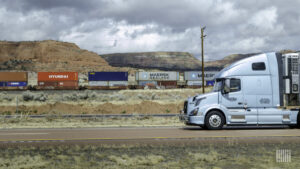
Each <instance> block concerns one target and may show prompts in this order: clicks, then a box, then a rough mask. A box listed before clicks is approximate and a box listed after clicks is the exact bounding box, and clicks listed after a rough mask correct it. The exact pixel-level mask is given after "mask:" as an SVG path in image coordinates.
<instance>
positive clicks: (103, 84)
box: [89, 81, 108, 86]
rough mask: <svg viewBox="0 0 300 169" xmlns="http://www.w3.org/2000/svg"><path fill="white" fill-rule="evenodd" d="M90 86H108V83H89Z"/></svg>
mask: <svg viewBox="0 0 300 169" xmlns="http://www.w3.org/2000/svg"><path fill="white" fill-rule="evenodd" d="M89 86H108V81H89Z"/></svg>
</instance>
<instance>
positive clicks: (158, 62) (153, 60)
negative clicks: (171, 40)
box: [101, 52, 201, 71]
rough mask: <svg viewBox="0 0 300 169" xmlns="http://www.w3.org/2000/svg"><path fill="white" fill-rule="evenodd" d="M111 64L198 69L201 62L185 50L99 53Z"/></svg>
mask: <svg viewBox="0 0 300 169" xmlns="http://www.w3.org/2000/svg"><path fill="white" fill-rule="evenodd" d="M101 56H102V57H103V58H104V59H105V60H106V61H107V62H108V63H109V64H110V65H111V66H116V67H133V68H138V69H158V70H165V71H189V70H200V69H201V62H200V61H199V60H198V59H196V58H195V57H194V56H193V55H192V54H190V53H187V52H140V53H115V54H106V55H101Z"/></svg>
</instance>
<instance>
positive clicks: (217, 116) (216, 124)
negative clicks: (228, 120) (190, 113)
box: [205, 111, 225, 130]
mask: <svg viewBox="0 0 300 169" xmlns="http://www.w3.org/2000/svg"><path fill="white" fill-rule="evenodd" d="M224 123H225V117H224V116H223V114H222V113H220V112H219V111H211V112H209V113H208V114H207V115H206V117H205V126H206V128H207V129H209V130H220V129H222V128H223V125H224Z"/></svg>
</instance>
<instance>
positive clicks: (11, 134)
mask: <svg viewBox="0 0 300 169" xmlns="http://www.w3.org/2000/svg"><path fill="white" fill-rule="evenodd" d="M47 134H49V133H0V136H14V135H47Z"/></svg>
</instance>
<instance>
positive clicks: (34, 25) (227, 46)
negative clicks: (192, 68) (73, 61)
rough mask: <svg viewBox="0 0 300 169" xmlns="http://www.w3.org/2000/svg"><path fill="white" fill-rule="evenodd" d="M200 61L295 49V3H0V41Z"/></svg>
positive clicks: (299, 3)
mask: <svg viewBox="0 0 300 169" xmlns="http://www.w3.org/2000/svg"><path fill="white" fill-rule="evenodd" d="M202 26H206V30H205V34H206V35H207V37H206V39H205V43H204V45H205V57H206V60H214V59H219V58H222V57H224V56H226V55H228V54H233V53H253V52H266V51H278V50H281V49H297V50H299V49H300V47H299V44H300V36H299V35H300V0H230V1H229V0H0V40H7V41H25V40H26V41H27V40H46V39H52V40H59V41H66V42H73V43H76V44H77V45H79V46H80V47H81V48H84V49H88V50H91V51H94V52H97V53H99V54H104V53H116V52H147V51H184V52H190V53H192V54H194V55H195V56H200V55H201V48H200V47H201V41H200V27H202Z"/></svg>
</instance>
